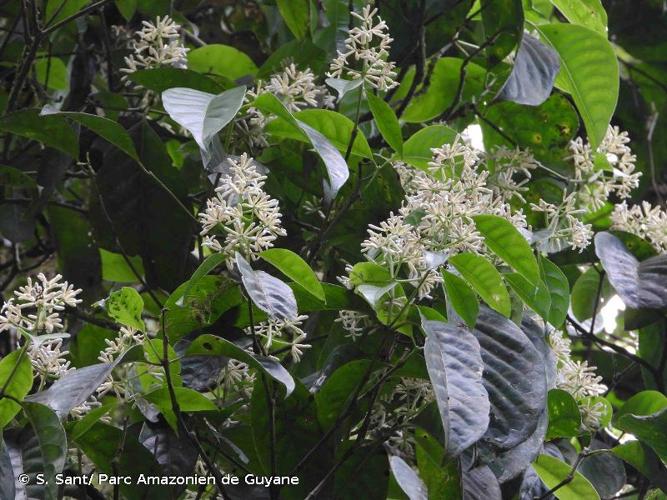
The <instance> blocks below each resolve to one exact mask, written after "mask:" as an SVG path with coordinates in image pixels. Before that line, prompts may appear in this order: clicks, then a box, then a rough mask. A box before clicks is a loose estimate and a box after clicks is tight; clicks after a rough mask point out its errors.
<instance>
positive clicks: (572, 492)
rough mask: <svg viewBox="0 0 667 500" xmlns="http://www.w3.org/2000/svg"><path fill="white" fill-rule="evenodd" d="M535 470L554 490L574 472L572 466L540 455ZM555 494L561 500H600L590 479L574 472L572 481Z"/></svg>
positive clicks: (534, 463)
mask: <svg viewBox="0 0 667 500" xmlns="http://www.w3.org/2000/svg"><path fill="white" fill-rule="evenodd" d="M533 468H534V469H535V472H537V475H538V476H540V479H541V480H542V481H543V482H544V484H546V486H547V487H548V488H554V487H555V486H556V485H558V484H559V483H560V482H561V481H563V480H565V479H566V478H567V477H569V474H570V472H571V471H572V467H571V466H570V465H568V464H566V463H564V462H562V461H561V460H559V459H557V458H555V457H552V456H549V455H540V456H539V457H538V458H537V460H535V462H533ZM554 494H555V495H556V498H558V499H559V500H581V499H582V498H586V499H591V500H599V498H600V495H599V494H598V492H597V491H595V488H593V485H592V484H591V483H590V482H589V481H588V479H586V478H585V477H584V476H583V475H581V473H579V472H577V471H574V475H573V477H572V480H571V481H570V482H568V483H567V484H565V485H563V486H562V487H560V488H559V489H558V490H556V491H555V492H554Z"/></svg>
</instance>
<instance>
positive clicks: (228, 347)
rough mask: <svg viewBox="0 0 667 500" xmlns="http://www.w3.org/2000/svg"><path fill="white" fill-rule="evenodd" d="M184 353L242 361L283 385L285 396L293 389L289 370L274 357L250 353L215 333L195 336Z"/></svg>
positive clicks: (292, 380)
mask: <svg viewBox="0 0 667 500" xmlns="http://www.w3.org/2000/svg"><path fill="white" fill-rule="evenodd" d="M186 354H187V355H188V356H226V357H228V358H232V359H237V360H239V361H243V362H244V363H246V364H247V365H248V366H250V367H251V368H255V369H256V370H260V371H261V372H263V373H266V374H267V375H269V376H270V377H272V378H273V379H275V380H276V381H278V382H280V383H281V384H283V385H284V386H285V397H288V396H289V395H290V394H291V393H292V391H293V390H294V379H293V378H292V376H291V375H290V374H289V372H288V371H287V370H286V369H285V368H284V367H283V366H282V365H281V364H280V363H279V362H278V361H276V360H275V359H273V358H265V357H263V356H257V355H255V354H250V353H249V352H247V351H245V350H244V349H242V348H241V347H239V346H237V345H236V344H234V343H233V342H230V341H228V340H225V339H223V338H221V337H216V336H215V335H208V334H206V335H201V336H199V337H197V338H196V339H195V340H194V341H193V342H192V344H191V345H190V347H189V348H188V350H187V352H186Z"/></svg>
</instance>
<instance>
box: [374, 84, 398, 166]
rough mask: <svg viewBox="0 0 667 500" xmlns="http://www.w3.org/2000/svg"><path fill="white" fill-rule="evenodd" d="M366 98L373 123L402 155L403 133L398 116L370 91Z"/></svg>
mask: <svg viewBox="0 0 667 500" xmlns="http://www.w3.org/2000/svg"><path fill="white" fill-rule="evenodd" d="M366 98H367V99H368V107H369V108H370V110H371V113H373V118H374V119H375V125H376V126H377V128H378V130H379V131H380V133H381V134H382V137H383V138H384V140H385V141H387V144H389V145H390V146H391V147H392V149H393V150H394V151H396V152H397V153H398V154H399V156H402V155H403V135H402V133H401V126H400V124H399V123H398V118H396V113H394V110H393V109H392V108H391V106H389V104H387V103H386V102H385V101H384V99H381V98H380V97H378V96H376V95H375V94H373V93H372V92H368V94H367V96H366Z"/></svg>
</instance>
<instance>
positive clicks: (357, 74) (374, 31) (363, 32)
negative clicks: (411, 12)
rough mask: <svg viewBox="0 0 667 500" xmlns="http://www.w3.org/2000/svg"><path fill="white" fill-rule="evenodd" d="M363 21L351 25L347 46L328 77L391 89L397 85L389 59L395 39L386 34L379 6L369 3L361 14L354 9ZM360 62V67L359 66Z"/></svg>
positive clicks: (355, 14) (332, 63)
mask: <svg viewBox="0 0 667 500" xmlns="http://www.w3.org/2000/svg"><path fill="white" fill-rule="evenodd" d="M351 14H352V16H354V17H356V18H357V19H359V20H360V21H361V25H360V26H357V27H354V28H352V29H351V30H350V31H349V33H348V37H347V39H346V40H345V49H344V50H343V51H342V52H341V51H340V50H339V51H338V55H337V57H336V58H335V59H334V60H333V61H332V62H331V65H330V67H329V73H327V75H328V76H330V77H333V78H343V77H347V78H351V79H352V80H359V79H363V80H364V81H365V82H367V83H368V84H369V85H371V86H372V87H374V88H376V89H378V90H381V91H383V90H388V89H391V88H392V87H395V86H396V85H398V83H397V82H395V81H394V78H396V72H395V71H394V69H395V65H394V63H393V62H390V61H387V56H388V55H389V48H390V45H391V42H392V41H393V39H392V38H391V37H390V36H389V35H388V34H387V31H388V28H387V23H385V22H384V21H383V20H382V19H380V17H379V16H378V18H377V21H376V20H375V19H374V16H375V15H376V14H377V9H375V8H373V7H372V6H370V5H366V6H365V7H364V8H363V9H362V11H361V15H360V14H358V13H356V12H351ZM359 63H361V64H360V66H361V67H358V66H359Z"/></svg>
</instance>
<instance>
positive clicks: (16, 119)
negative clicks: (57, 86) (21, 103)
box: [0, 109, 79, 158]
mask: <svg viewBox="0 0 667 500" xmlns="http://www.w3.org/2000/svg"><path fill="white" fill-rule="evenodd" d="M0 131H3V132H10V133H12V134H16V135H19V136H21V137H25V138H27V139H31V140H33V141H39V142H41V143H42V144H44V145H45V146H49V147H52V148H54V149H57V150H59V151H62V152H63V153H66V154H68V155H70V156H71V157H72V158H78V157H79V140H78V138H77V136H76V134H75V133H74V130H72V127H70V126H69V124H68V123H67V121H66V120H65V119H64V118H62V117H60V116H40V115H39V110H36V109H22V110H21V111H15V112H14V113H10V114H8V115H5V116H3V117H2V118H0Z"/></svg>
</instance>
